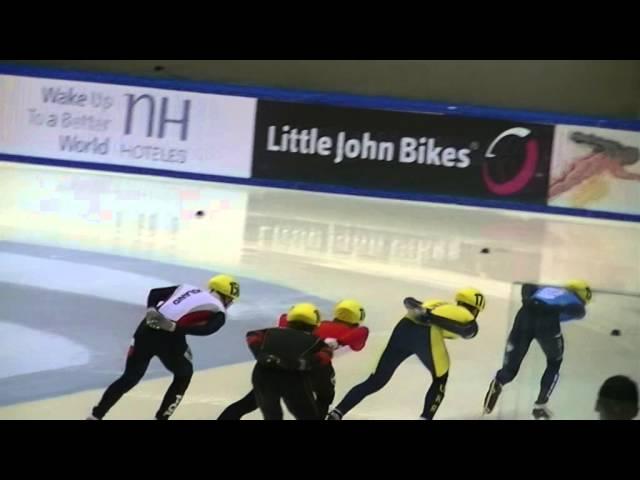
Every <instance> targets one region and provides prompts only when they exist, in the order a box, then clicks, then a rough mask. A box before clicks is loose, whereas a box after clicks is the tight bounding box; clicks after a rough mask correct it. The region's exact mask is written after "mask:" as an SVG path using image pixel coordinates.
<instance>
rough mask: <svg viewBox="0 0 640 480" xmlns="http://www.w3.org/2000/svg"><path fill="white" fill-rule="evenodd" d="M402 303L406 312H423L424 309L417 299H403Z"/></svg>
mask: <svg viewBox="0 0 640 480" xmlns="http://www.w3.org/2000/svg"><path fill="white" fill-rule="evenodd" d="M403 303H404V307H405V308H406V309H407V310H416V309H419V310H423V311H424V308H423V307H422V302H421V301H420V300H417V299H415V298H413V297H407V298H405V299H404V300H403Z"/></svg>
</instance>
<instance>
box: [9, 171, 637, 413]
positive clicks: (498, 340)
mask: <svg viewBox="0 0 640 480" xmlns="http://www.w3.org/2000/svg"><path fill="white" fill-rule="evenodd" d="M0 175H1V176H2V177H1V178H2V181H1V184H0V185H1V187H2V192H3V194H2V195H3V201H2V203H1V204H0V241H2V240H4V241H10V242H17V243H23V244H31V245H46V246H55V247H60V248H69V249H75V250H83V251H86V252H88V253H90V252H103V253H109V254H116V255H120V256H124V257H133V258H138V259H149V260H154V261H162V262H167V263H173V264H181V265H190V266H196V267H199V268H206V269H210V270H211V271H212V272H218V271H228V272H231V273H234V274H236V275H239V276H246V277H252V278H256V279H261V280H265V281H269V282H272V283H275V284H279V285H284V286H289V287H292V288H295V289H299V290H303V291H305V292H308V293H309V294H313V295H315V296H319V297H322V298H326V299H329V300H332V301H333V300H339V299H341V298H344V297H352V298H356V299H359V300H360V301H361V302H362V303H363V304H364V305H365V308H366V309H367V319H366V324H367V326H368V327H369V328H370V329H371V337H370V340H369V344H368V346H367V347H366V349H365V350H364V351H363V352H361V353H348V354H344V355H340V356H338V357H337V359H336V361H335V365H336V370H337V395H336V397H337V398H336V400H339V399H340V398H341V397H342V396H343V395H344V394H345V393H346V391H347V390H348V389H349V388H350V387H352V386H353V385H355V384H356V383H358V382H359V381H361V380H363V379H365V378H366V376H367V375H368V373H369V372H370V371H371V369H372V367H373V366H374V365H375V362H376V360H377V356H378V355H379V353H380V352H381V350H382V348H383V347H384V345H385V343H386V341H387V339H388V336H389V333H390V331H391V330H392V328H393V326H394V325H395V323H396V322H397V321H398V319H399V318H400V317H401V316H402V314H403V308H402V299H403V298H404V297H405V296H407V295H412V296H416V297H419V298H422V297H424V298H426V297H432V298H445V299H446V298H451V296H452V294H453V292H454V290H455V289H456V288H459V287H462V286H467V285H471V286H476V287H477V288H480V289H481V290H483V291H485V293H486V295H487V298H488V300H487V309H486V310H485V312H483V314H482V316H481V317H480V320H479V322H480V334H479V335H478V336H477V337H476V338H475V339H473V340H469V341H463V340H458V341H452V342H449V344H448V345H449V350H450V355H451V361H452V365H451V370H450V380H449V384H448V387H447V394H446V397H445V400H444V402H443V405H442V407H441V409H440V411H439V412H438V416H437V418H440V419H479V418H482V417H481V405H482V399H483V397H484V393H485V390H486V388H487V386H488V383H489V381H490V379H491V378H492V376H493V374H494V373H495V371H496V370H497V369H498V368H499V366H500V363H501V359H502V352H503V348H504V343H505V339H506V335H507V333H508V331H509V328H510V325H511V322H512V319H513V316H514V314H515V312H516V311H517V308H518V287H517V285H515V283H514V282H518V281H540V282H549V283H551V282H561V281H563V280H565V279H567V278H573V277H578V278H585V279H587V280H588V281H590V282H591V283H592V285H593V287H594V288H595V289H596V290H607V291H609V292H611V293H601V294H599V295H598V294H596V295H595V297H594V302H593V304H592V305H591V306H590V307H589V310H588V312H589V313H588V316H587V318H586V319H585V320H583V321H580V322H575V323H573V324H570V325H567V327H566V329H565V336H566V353H565V363H564V365H563V367H562V371H561V374H562V376H561V379H560V382H559V384H558V387H557V388H556V391H555V392H554V395H553V397H552V400H551V404H550V406H551V409H552V410H553V411H554V412H555V414H556V418H567V419H574V418H576V419H577V418H584V419H592V418H595V412H594V411H593V406H594V402H595V396H596V393H597V389H598V387H599V385H600V384H601V383H602V381H603V380H604V379H605V378H606V377H608V376H610V375H615V374H620V373H622V374H628V375H631V376H632V377H634V378H635V379H636V381H639V380H640V354H638V346H640V338H639V327H638V323H639V319H640V318H639V317H640V298H639V297H638V292H640V225H638V224H635V223H624V222H615V221H605V220H589V219H584V218H577V217H569V216H558V215H544V214H531V213H521V212H513V211H505V210H497V209H480V208H472V207H457V206H448V205H443V204H429V203H417V202H407V201H396V200H382V199H372V198H363V197H355V196H342V195H329V194H319V193H308V192H300V191H291V190H282V189H267V188H257V187H248V186H236V185H227V184H215V183H207V182H197V181H187V180H177V179H167V178H157V177H155V178H154V177H142V176H134V175H121V174H111V173H103V172H90V171H83V170H70V169H56V168H48V167H36V166H23V165H17V164H11V163H0ZM197 210H204V211H205V212H207V214H206V216H205V217H203V218H197V217H196V216H195V215H194V212H196V211H197ZM483 247H488V248H490V249H491V253H489V254H487V255H483V254H480V250H481V249H482V248H483ZM13 260H16V258H15V257H13ZM54 260H55V259H54ZM33 261H34V260H33V259H31V260H30V261H29V262H31V263H25V265H24V266H25V271H26V269H27V268H32V267H33V264H32V262H33ZM11 268H12V269H13V270H11V272H13V273H11V275H14V274H15V275H16V277H15V281H17V282H23V283H24V282H26V283H33V279H31V280H30V279H29V278H24V277H21V276H20V275H19V272H17V271H15V268H17V264H16V263H15V262H14V263H13V264H12V267H11ZM114 269H115V270H118V268H117V267H114ZM7 272H8V270H5V272H4V274H3V277H2V280H3V281H10V279H9V278H7V276H8V274H7ZM25 275H26V274H25ZM60 275H61V277H60V282H59V283H58V284H57V285H56V286H54V287H52V288H67V287H68V288H70V289H74V288H75V289H76V290H77V289H78V288H80V289H81V290H82V289H85V288H86V287H85V286H80V287H78V286H75V287H74V286H73V285H70V279H68V278H65V277H64V269H61V272H60ZM26 276H27V277H29V275H26ZM110 278H112V277H110V276H107V277H104V279H103V281H102V282H101V285H100V287H101V289H102V292H103V294H104V293H108V292H109V291H110V289H112V290H113V291H114V292H115V290H117V289H119V290H122V287H123V285H124V286H126V287H131V292H135V291H138V290H140V289H142V287H143V286H144V285H146V281H147V279H140V278H138V277H137V276H135V275H130V274H123V275H122V276H121V277H119V278H118V280H117V281H116V280H115V279H114V281H113V284H110V283H109V281H108V280H109V279H110ZM105 280H107V281H105ZM174 280H175V281H176V282H179V281H180V279H174ZM123 282H124V283H123ZM129 282H130V283H129ZM43 283H46V282H43ZM143 283H144V285H143ZM41 286H42V285H41ZM44 287H45V288H46V285H44ZM617 292H618V293H623V294H622V295H620V294H617ZM240 302H242V300H241V301H240ZM239 305H240V304H239ZM329 314H330V312H327V313H326V316H328V315H329ZM5 320H6V321H12V322H13V321H15V319H5ZM274 321H275V319H274ZM613 328H619V329H620V330H621V331H622V336H620V337H612V336H610V335H609V332H610V330H611V329H613ZM214 337H215V336H214ZM214 337H212V338H211V342H212V345H215V342H216V339H215V338H214ZM239 348H244V346H243V345H239ZM120 354H121V352H114V355H120ZM250 370H251V364H249V363H247V364H239V365H232V366H228V367H221V368H216V369H209V370H204V371H198V372H197V373H196V375H195V376H194V380H193V382H192V385H191V387H190V390H189V392H188V394H187V396H186V398H185V400H184V401H183V403H182V404H181V405H180V407H179V408H178V410H177V412H176V415H175V418H176V419H181V418H183V419H185V418H215V416H217V414H218V413H219V412H220V411H221V410H222V408H223V407H224V406H226V405H227V404H229V403H231V402H232V401H235V400H237V399H239V398H240V397H241V396H243V395H244V394H245V393H246V392H247V391H248V389H249V388H250V384H249V374H250ZM543 370H544V359H543V356H542V355H541V353H540V351H539V348H538V347H537V346H535V345H533V346H532V347H531V351H530V355H529V356H528V357H527V359H526V360H525V362H524V364H523V367H522V369H521V372H520V374H519V376H518V378H517V380H516V381H515V382H514V383H513V384H511V385H509V386H508V387H507V389H506V390H505V393H504V395H503V398H501V401H500V403H499V407H498V408H497V410H496V412H495V413H494V414H493V415H491V416H489V417H485V418H487V419H497V418H507V419H512V418H522V419H526V418H529V414H530V410H531V406H532V404H533V401H534V399H535V396H536V394H537V389H538V382H539V377H540V375H541V374H542V371H543ZM167 382H168V379H160V380H150V381H147V382H143V383H142V384H141V385H139V386H138V387H136V389H134V391H132V392H131V393H130V394H129V395H127V396H126V397H125V398H124V399H123V400H122V402H121V404H119V405H118V406H117V407H116V408H114V410H113V413H112V414H110V418H150V417H151V415H152V413H153V412H154V411H155V406H156V404H157V402H159V400H160V398H161V396H162V394H163V392H164V389H165V388H166V386H167ZM429 382H430V377H429V374H428V372H427V371H425V370H424V368H423V367H422V365H421V364H420V363H419V362H418V361H417V360H416V359H409V360H408V361H406V362H405V363H404V364H402V365H401V366H400V368H399V369H398V371H397V372H396V374H395V376H394V377H393V379H392V380H391V382H390V383H389V384H388V385H387V386H386V387H385V388H384V389H383V390H381V391H380V392H378V393H376V394H374V395H372V396H371V397H369V398H368V399H366V400H365V401H364V402H362V403H361V404H360V405H359V406H358V407H357V408H356V409H354V410H353V411H352V413H351V414H350V415H349V417H348V418H351V419H414V418H417V416H418V414H419V412H420V410H421V405H422V400H423V397H424V393H425V391H426V388H427V386H428V384H429ZM105 387H106V385H105ZM100 394H101V391H89V392H81V393H79V394H73V395H68V396H64V397H59V398H54V399H47V400H41V401H37V402H29V403H24V404H19V405H13V406H9V407H4V408H0V418H82V417H83V415H85V414H86V413H87V412H88V409H89V408H90V407H91V405H92V404H93V403H95V401H96V399H97V398H98V397H99V395H100ZM249 418H257V415H256V414H254V415H252V416H250V417H249Z"/></svg>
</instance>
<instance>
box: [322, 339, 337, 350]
mask: <svg viewBox="0 0 640 480" xmlns="http://www.w3.org/2000/svg"><path fill="white" fill-rule="evenodd" d="M324 343H326V344H327V346H328V347H329V348H330V349H331V350H337V349H338V348H340V344H339V343H338V340H336V339H335V338H325V339H324Z"/></svg>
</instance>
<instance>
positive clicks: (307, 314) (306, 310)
mask: <svg viewBox="0 0 640 480" xmlns="http://www.w3.org/2000/svg"><path fill="white" fill-rule="evenodd" d="M287 322H302V323H305V324H307V325H311V326H313V327H315V326H316V325H318V324H319V323H320V312H319V311H318V307H316V306H315V305H314V304H313V303H297V304H296V305H294V306H293V307H291V309H290V310H289V312H287Z"/></svg>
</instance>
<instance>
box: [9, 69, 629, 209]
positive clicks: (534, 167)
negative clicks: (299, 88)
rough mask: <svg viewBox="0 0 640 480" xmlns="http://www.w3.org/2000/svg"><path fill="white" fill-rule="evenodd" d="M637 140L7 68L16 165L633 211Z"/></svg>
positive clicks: (450, 111) (577, 124) (517, 116)
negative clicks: (40, 165) (20, 163)
mask: <svg viewBox="0 0 640 480" xmlns="http://www.w3.org/2000/svg"><path fill="white" fill-rule="evenodd" d="M584 138H587V139H590V140H589V141H588V142H586V143H585V142H584V141H577V140H576V139H578V140H579V139H584ZM638 151H640V122H634V121H620V120H608V119H596V118H586V117H585V118H581V117H575V116H566V115H556V114H546V113H536V112H519V111H513V110H503V109H495V108H481V107H475V106H463V105H451V104H438V103H431V102H420V101H406V100H399V99H390V98H375V97H363V96H355V95H339V94H326V93H318V92H294V91H284V90H278V89H272V88H258V87H241V86H230V85H209V84H201V83H196V82H183V81H167V80H153V79H141V78H133V77H124V76H114V75H108V74H95V73H78V72H66V71H53V70H43V69H34V68H28V67H17V66H5V65H3V66H0V159H2V160H7V161H14V162H23V163H36V164H45V165H54V166H62V167H80V168H87V169H92V170H105V171H114V172H124V173H134V174H143V175H160V176H168V177H175V178H187V179H195V180H205V181H216V182H229V183H241V184H247V185H259V186H267V187H278V188H291V189H301V190H310V191H318V192H326V193H339V194H349V195H364V196H374V197H381V198H397V199H406V200H415V201H430V202H441V203H454V204H459V205H472V206H479V207H486V208H506V209H515V210H523V211H537V212H548V213H560V214H570V215H580V216H589V217H597V218H610V219H619V220H631V221H638V220H640V158H638V159H636V156H637V152H638ZM634 152H635V153H634ZM634 155H636V156H634Z"/></svg>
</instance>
